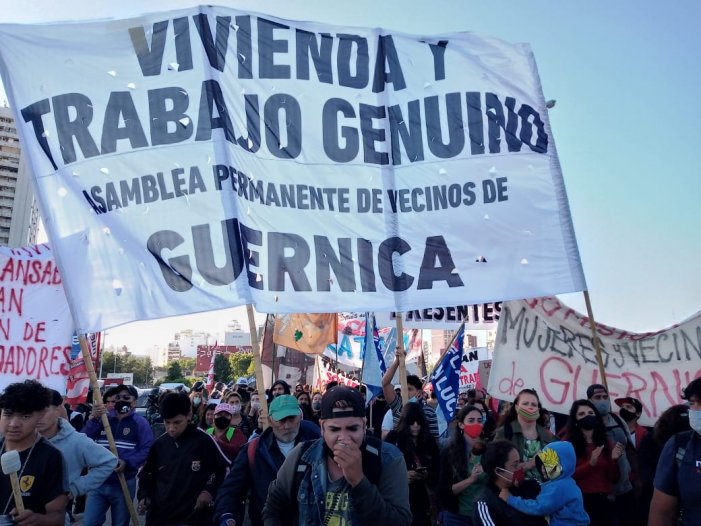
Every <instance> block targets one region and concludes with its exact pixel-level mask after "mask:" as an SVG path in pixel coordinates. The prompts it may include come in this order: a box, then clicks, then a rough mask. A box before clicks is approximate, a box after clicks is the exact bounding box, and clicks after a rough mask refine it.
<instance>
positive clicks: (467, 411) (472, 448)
mask: <svg viewBox="0 0 701 526" xmlns="http://www.w3.org/2000/svg"><path fill="white" fill-rule="evenodd" d="M455 420H456V421H457V427H456V428H455V431H454V434H453V438H452V439H451V440H450V442H449V443H448V445H447V446H446V448H445V449H444V450H443V453H442V455H441V458H440V470H439V476H438V506H439V509H440V510H441V517H442V521H443V522H442V523H443V526H461V525H468V526H471V525H472V508H473V503H474V500H475V498H476V497H477V495H479V494H480V493H481V492H482V489H483V488H484V485H485V482H486V478H487V477H486V475H484V473H483V472H482V465H481V464H480V455H481V452H482V450H483V449H484V442H482V440H481V435H482V428H483V424H482V421H483V414H482V411H480V410H479V409H478V408H476V407H475V406H472V405H466V406H465V407H463V408H462V409H460V411H458V414H457V416H456V417H455Z"/></svg>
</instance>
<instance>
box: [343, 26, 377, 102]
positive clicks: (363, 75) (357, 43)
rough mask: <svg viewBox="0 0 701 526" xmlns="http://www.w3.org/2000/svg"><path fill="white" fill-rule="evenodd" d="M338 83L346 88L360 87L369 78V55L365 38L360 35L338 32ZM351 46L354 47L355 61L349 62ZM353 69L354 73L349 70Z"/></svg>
mask: <svg viewBox="0 0 701 526" xmlns="http://www.w3.org/2000/svg"><path fill="white" fill-rule="evenodd" d="M336 38H338V53H337V58H336V62H337V64H338V66H337V67H338V84H339V85H341V86H345V87H347V88H356V89H362V88H364V87H365V86H367V85H368V81H369V80H370V68H369V64H370V55H369V50H368V41H367V39H365V38H363V37H361V36H360V35H349V34H344V33H341V34H338V35H336ZM353 48H355V49H356V54H355V57H356V62H355V64H351V59H352V57H353ZM352 71H355V75H353V74H352V73H351V72H352Z"/></svg>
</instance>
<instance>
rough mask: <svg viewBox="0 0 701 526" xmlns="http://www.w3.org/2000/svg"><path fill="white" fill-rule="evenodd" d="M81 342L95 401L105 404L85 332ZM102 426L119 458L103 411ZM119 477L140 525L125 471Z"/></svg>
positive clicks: (130, 507) (124, 494)
mask: <svg viewBox="0 0 701 526" xmlns="http://www.w3.org/2000/svg"><path fill="white" fill-rule="evenodd" d="M78 341H79V342H80V351H81V353H82V354H83V361H84V362H85V369H86V370H87V371H88V375H89V376H90V385H91V386H92V396H93V402H94V403H96V404H98V405H103V401H102V393H100V386H99V385H98V383H97V376H96V375H95V367H94V366H93V363H92V356H91V353H90V347H89V345H88V340H87V339H86V338H85V334H81V335H80V336H79V337H78ZM101 418H102V427H103V428H104V429H105V436H106V437H107V442H108V443H109V445H110V451H111V452H112V454H113V455H114V456H115V457H117V459H119V453H118V452H117V445H116V444H115V442H114V435H113V434H112V428H111V427H110V421H109V419H108V418H107V413H106V412H105V413H102V416H101ZM117 479H118V480H119V485H120V486H121V487H122V493H123V496H124V500H125V501H126V503H127V509H128V510H129V516H130V517H131V522H132V524H133V525H134V526H139V516H138V515H137V514H136V508H134V501H133V499H132V498H131V493H129V487H128V486H127V481H126V479H125V478H124V473H117Z"/></svg>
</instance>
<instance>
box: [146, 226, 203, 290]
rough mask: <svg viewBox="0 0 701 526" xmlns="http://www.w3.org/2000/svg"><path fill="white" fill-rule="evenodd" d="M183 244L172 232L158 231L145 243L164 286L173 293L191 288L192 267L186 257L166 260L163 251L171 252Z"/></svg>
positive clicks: (182, 239) (180, 237) (181, 237)
mask: <svg viewBox="0 0 701 526" xmlns="http://www.w3.org/2000/svg"><path fill="white" fill-rule="evenodd" d="M184 242H185V239H184V238H183V236H181V235H180V234H178V233H177V232H175V231H173V230H160V231H158V232H156V233H154V234H152V235H151V236H149V238H148V240H147V241H146V249H147V250H148V251H149V252H150V253H151V255H152V256H153V257H154V258H156V261H157V262H158V266H159V267H160V269H161V274H162V275H163V279H164V280H165V282H166V284H167V285H168V286H169V287H170V288H171V289H173V290H174V291H175V292H186V291H188V290H190V289H191V288H192V267H191V266H190V258H189V257H188V256H176V257H172V258H170V259H168V261H167V262H166V260H165V259H164V258H163V251H164V250H173V249H174V248H177V247H178V246H179V245H182V244H183V243H184Z"/></svg>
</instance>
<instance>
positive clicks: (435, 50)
mask: <svg viewBox="0 0 701 526" xmlns="http://www.w3.org/2000/svg"><path fill="white" fill-rule="evenodd" d="M429 47H430V49H431V53H432V54H433V79H434V80H445V50H446V48H447V47H448V41H447V40H440V41H438V44H429Z"/></svg>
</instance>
